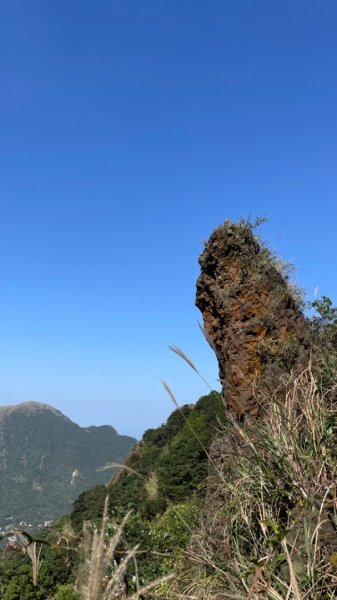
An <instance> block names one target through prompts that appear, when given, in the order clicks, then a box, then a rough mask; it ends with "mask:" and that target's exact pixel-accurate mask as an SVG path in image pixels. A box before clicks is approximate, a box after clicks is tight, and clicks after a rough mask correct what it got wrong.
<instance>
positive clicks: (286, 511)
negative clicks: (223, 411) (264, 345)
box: [172, 365, 337, 600]
mask: <svg viewBox="0 0 337 600" xmlns="http://www.w3.org/2000/svg"><path fill="white" fill-rule="evenodd" d="M317 381H318V380H317V377H316V376H315V375H314V372H313V369H312V367H311V365H309V367H308V368H307V369H306V370H305V371H303V373H301V375H300V376H299V377H297V378H291V379H290V380H289V381H288V382H287V383H286V384H285V386H284V389H283V390H277V393H275V398H272V399H271V402H270V405H269V406H268V407H267V410H266V414H265V418H264V420H263V421H262V422H259V423H257V422H255V423H246V424H241V423H238V422H237V420H235V418H234V417H232V416H231V415H228V420H227V423H226V425H225V427H224V430H223V431H222V433H221V438H222V442H221V446H222V450H223V460H222V461H220V462H219V460H218V463H217V469H216V471H215V470H214V469H211V480H210V487H211V489H212V492H211V493H210V494H209V496H208V500H207V507H206V517H207V518H205V521H204V527H203V528H201V529H200V530H199V531H198V533H197V534H195V535H194V541H193V543H191V546H190V549H189V560H190V565H191V566H192V565H194V571H193V569H192V571H190V573H189V574H188V575H187V577H185V587H184V588H183V589H184V594H185V597H186V598H200V599H201V598H214V599H218V598H228V599H231V600H246V599H248V600H261V599H263V598H270V599H272V600H328V599H333V598H337V568H336V567H337V489H336V468H337V438H336V434H337V405H336V398H335V394H334V390H332V389H331V388H330V389H328V390H327V389H326V390H325V391H323V390H322V389H320V387H319V385H318V383H317ZM213 460H214V459H213ZM219 470H221V476H220V477H219V475H218V471H219ZM180 589H181V590H182V588H180ZM172 597H173V595H172ZM175 597H183V595H180V596H179V595H178V596H175Z"/></svg>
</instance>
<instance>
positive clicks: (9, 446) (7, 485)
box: [0, 402, 136, 529]
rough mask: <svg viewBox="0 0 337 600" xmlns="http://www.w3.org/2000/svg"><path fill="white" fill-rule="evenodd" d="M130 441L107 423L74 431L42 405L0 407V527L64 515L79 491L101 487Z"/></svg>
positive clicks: (60, 415) (73, 425) (68, 422)
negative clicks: (104, 468)
mask: <svg viewBox="0 0 337 600" xmlns="http://www.w3.org/2000/svg"><path fill="white" fill-rule="evenodd" d="M135 442H136V440H135V439H134V438H132V437H129V436H125V435H119V434H118V433H117V431H116V430H115V429H114V428H113V427H112V426H111V425H102V426H91V427H80V426H79V425H77V424H76V423H73V422H72V421H71V420H70V419H69V418H68V417H66V416H65V415H64V414H63V413H61V412H60V411H59V410H57V409H56V408H54V407H53V406H50V405H48V404H40V403H39V402H24V403H22V404H18V405H14V406H0V486H1V494H0V529H3V528H4V527H5V526H6V525H7V524H8V522H10V523H11V522H12V523H13V522H14V523H18V522H20V521H24V522H26V523H31V524H32V525H34V526H35V525H37V524H39V523H42V524H43V522H44V521H46V520H53V519H55V518H56V517H59V516H60V515H62V514H63V513H65V512H67V511H69V509H70V508H71V505H72V502H73V501H74V500H75V499H76V498H77V497H78V495H79V493H81V492H83V491H84V490H86V489H88V488H89V487H92V486H94V485H97V484H102V483H106V482H107V481H108V480H109V479H110V478H111V476H112V472H111V471H107V472H104V471H103V472H102V471H97V468H98V467H101V466H104V465H106V464H107V463H111V462H117V463H119V462H121V461H123V460H124V458H125V457H126V456H127V455H128V453H129V452H130V450H131V448H132V447H133V445H134V444H135Z"/></svg>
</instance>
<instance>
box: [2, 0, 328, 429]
mask: <svg viewBox="0 0 337 600" xmlns="http://www.w3.org/2000/svg"><path fill="white" fill-rule="evenodd" d="M336 25H337V5H336V2H335V0H325V1H324V2H322V1H320V0H316V1H312V0H261V1H260V0H254V2H251V1H248V0H246V1H242V0H166V1H165V0H142V1H140V0H97V1H96V2H93V1H92V0H90V1H88V0H67V1H65V0H4V1H3V2H1V5H0V65H1V84H0V85H1V94H0V186H1V187H0V193H1V201H0V209H1V212H0V252H1V264H0V277H1V294H0V315H1V328H0V332H1V333H0V403H1V404H12V403H17V402H22V401H26V400H36V401H40V402H47V403H50V404H53V405H55V406H56V407H57V408H59V409H60V410H62V411H63V412H65V413H66V414H67V415H68V416H69V417H71V418H72V419H73V420H75V421H76V422H78V423H80V424H82V425H89V424H101V423H111V424H113V425H114V426H115V427H116V428H117V429H118V430H119V431H120V432H121V433H130V434H134V435H137V436H140V435H141V434H142V432H143V430H144V429H145V428H147V427H150V426H157V425H159V424H160V423H161V422H162V421H163V420H165V419H166V417H167V416H168V414H169V413H170V412H171V410H172V409H173V406H172V405H171V403H170V400H169V398H168V397H167V395H166V394H165V391H164V390H163V389H162V388H161V386H160V383H159V377H162V378H164V379H166V380H167V382H168V383H169V385H170V386H171V388H172V389H173V391H174V392H175V393H176V396H177V399H178V401H179V402H181V403H184V402H193V401H194V400H196V399H197V398H198V397H199V396H200V395H201V394H203V393H204V392H207V389H205V387H204V386H203V384H202V382H201V381H198V379H197V377H195V376H194V373H193V372H192V371H191V372H190V371H189V369H188V368H187V366H186V365H185V364H184V363H182V362H180V361H179V359H178V357H176V356H175V355H173V354H171V353H170V352H169V350H167V348H166V344H169V343H171V344H176V345H179V346H181V347H182V348H183V349H184V350H185V351H186V353H187V354H189V355H190V356H191V357H192V358H193V359H194V360H195V362H196V363H197V365H198V366H199V368H200V370H201V371H202V373H203V374H204V375H205V376H206V378H208V379H209V381H210V383H211V384H212V385H213V384H214V385H215V386H216V385H217V384H216V378H217V368H216V362H215V359H214V357H213V355H212V352H211V351H210V350H209V348H208V347H207V344H206V342H205V341H204V339H203V337H202V335H201V333H200V331H199V329H198V326H197V319H198V318H199V315H198V311H197V310H196V309H195V308H194V295H195V281H196V278H197V276H198V263H197V258H198V254H199V253H200V251H201V250H202V240H205V239H207V237H208V236H209V234H210V233H211V231H212V230H213V228H214V227H216V226H217V225H219V224H220V223H222V222H223V221H224V220H225V219H228V218H229V219H236V218H238V217H240V215H249V214H252V215H266V216H268V217H269V223H268V224H266V225H264V226H263V227H262V228H261V232H260V233H261V235H262V236H263V237H265V238H266V239H267V240H269V242H270V244H271V246H272V247H273V248H274V249H275V250H276V251H278V252H280V253H281V254H282V255H283V256H284V257H285V258H287V259H290V260H291V261H293V262H294V263H295V264H296V265H297V267H298V271H297V280H298V281H299V283H300V284H301V285H302V286H303V287H304V288H305V289H306V290H307V292H308V296H309V298H311V299H312V297H313V290H314V289H315V288H316V286H319V292H318V293H319V294H327V295H329V296H330V297H331V298H332V299H333V300H334V302H337V283H336V275H335V268H336V260H337V250H336V248H337V234H336V231H337V168H336V166H337V165H336V162H337V161H336V159H337V122H336V107H337V65H336V63H337V60H336V57H337V36H336Z"/></svg>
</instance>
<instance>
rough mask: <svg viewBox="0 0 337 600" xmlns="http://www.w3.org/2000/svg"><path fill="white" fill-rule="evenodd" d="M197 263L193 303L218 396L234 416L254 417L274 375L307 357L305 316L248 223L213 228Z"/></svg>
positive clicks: (271, 386) (276, 378) (272, 387)
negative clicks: (215, 367)
mask: <svg viewBox="0 0 337 600" xmlns="http://www.w3.org/2000/svg"><path fill="white" fill-rule="evenodd" d="M199 263H200V266H201V274H200V276H199V279H198V281H197V295H196V305H197V307H198V308H199V309H200V311H201V313H202V316H203V320H204V327H205V332H206V336H207V338H208V340H209V342H210V344H211V345H212V347H213V348H214V351H215V353H216V356H217V359H218V363H219V373H220V381H221V384H222V388H223V394H224V398H225V400H226V403H227V404H228V406H229V407H230V408H231V409H232V410H234V411H235V413H236V414H237V415H238V416H243V415H245V414H250V415H256V416H258V415H259V414H260V413H261V409H262V405H263V404H265V403H266V402H268V401H270V399H271V391H274V390H275V388H276V387H277V385H278V383H279V382H280V378H281V376H282V374H284V372H285V371H290V370H291V369H294V368H295V369H296V367H299V365H301V364H303V363H304V362H305V361H306V360H307V358H308V356H309V341H308V332H307V326H306V322H305V318H304V316H303V314H302V312H301V310H300V308H299V307H298V305H297V303H296V301H295V299H294V297H293V295H292V293H291V288H290V286H289V284H288V282H287V280H286V278H284V277H283V276H282V274H281V273H280V272H279V270H278V269H277V268H276V266H277V265H276V263H275V260H274V259H273V258H272V256H271V254H270V252H269V251H268V250H267V249H266V248H262V247H261V246H260V244H259V243H258V241H257V239H256V237H255V236H254V234H253V233H252V228H251V227H249V226H248V225H245V224H241V223H231V222H229V221H226V222H225V223H224V225H222V226H220V227H218V228H217V229H215V231H214V232H213V233H212V235H211V236H210V239H209V240H208V242H207V243H206V246H205V250H204V251H203V253H202V254H201V256H200V258H199ZM256 391H258V392H259V393H258V394H257V393H256Z"/></svg>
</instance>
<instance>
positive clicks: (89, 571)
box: [77, 498, 171, 600]
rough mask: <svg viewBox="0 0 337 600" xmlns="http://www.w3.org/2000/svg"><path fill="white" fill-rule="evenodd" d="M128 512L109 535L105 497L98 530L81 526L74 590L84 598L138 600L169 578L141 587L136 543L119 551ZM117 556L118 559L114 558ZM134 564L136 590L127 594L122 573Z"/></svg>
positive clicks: (88, 599)
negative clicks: (79, 555)
mask: <svg viewBox="0 0 337 600" xmlns="http://www.w3.org/2000/svg"><path fill="white" fill-rule="evenodd" d="M129 516H130V513H128V514H127V515H126V516H125V518H124V519H123V521H122V523H121V524H120V526H119V527H118V528H117V530H116V532H115V533H114V535H113V536H109V535H108V525H109V516H108V498H107V499H106V501H105V506H104V512H103V518H102V524H101V528H100V530H98V529H95V530H94V532H93V533H90V530H89V527H88V525H85V526H84V532H83V533H84V535H83V560H82V563H81V565H80V568H79V573H78V583H77V589H78V592H79V594H80V596H81V598H82V599H83V600H112V599H113V598H129V600H139V599H141V598H147V597H148V594H149V593H150V592H151V590H153V589H154V588H155V587H158V586H160V585H161V584H163V583H165V582H166V581H168V580H169V579H170V578H171V577H170V576H166V577H162V578H160V579H156V580H155V581H153V582H151V583H149V584H147V585H145V586H141V585H140V583H139V578H138V567H137V551H138V546H135V547H134V548H131V549H127V550H126V551H125V552H124V553H122V554H121V553H120V552H118V546H119V544H120V542H121V539H122V535H123V530H124V527H125V524H126V522H127V520H128V518H129ZM117 557H118V558H119V560H118V561H117ZM130 561H132V562H133V563H134V571H135V577H134V579H135V585H136V592H134V593H132V594H131V595H129V594H128V592H127V589H126V586H125V573H126V570H127V567H128V564H129V563H130Z"/></svg>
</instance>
